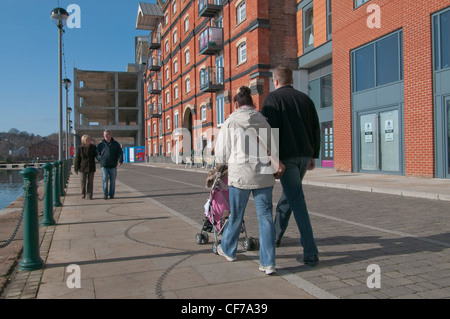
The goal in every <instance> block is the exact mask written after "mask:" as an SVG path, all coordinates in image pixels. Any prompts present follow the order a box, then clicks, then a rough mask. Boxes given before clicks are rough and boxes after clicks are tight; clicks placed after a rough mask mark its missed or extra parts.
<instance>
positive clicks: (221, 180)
mask: <svg viewBox="0 0 450 319" xmlns="http://www.w3.org/2000/svg"><path fill="white" fill-rule="evenodd" d="M227 183H228V168H227V166H226V165H218V166H217V167H216V169H215V170H213V171H210V174H209V176H208V178H207V180H206V186H207V187H210V188H211V192H210V195H209V199H208V201H207V202H206V204H205V206H204V207H205V212H204V215H205V219H204V220H203V226H202V230H201V232H200V233H198V234H197V235H196V238H195V239H196V242H197V244H207V243H208V241H209V236H208V233H209V232H213V233H214V243H213V247H212V248H213V252H214V253H215V254H217V245H219V244H220V240H219V236H220V235H222V232H223V230H224V227H225V224H226V222H227V219H228V217H229V216H230V203H229V190H228V185H227ZM241 232H243V233H244V236H245V237H244V243H243V244H244V249H245V250H253V249H255V248H256V241H255V239H254V238H252V237H250V238H249V237H248V236H247V230H246V229H245V222H244V221H242V230H241Z"/></svg>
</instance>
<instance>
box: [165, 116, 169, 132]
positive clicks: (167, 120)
mask: <svg viewBox="0 0 450 319" xmlns="http://www.w3.org/2000/svg"><path fill="white" fill-rule="evenodd" d="M166 123H167V124H166V130H170V117H168V118H166Z"/></svg>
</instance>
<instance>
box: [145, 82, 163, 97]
mask: <svg viewBox="0 0 450 319" xmlns="http://www.w3.org/2000/svg"><path fill="white" fill-rule="evenodd" d="M148 94H161V81H160V80H150V81H149V82H148Z"/></svg>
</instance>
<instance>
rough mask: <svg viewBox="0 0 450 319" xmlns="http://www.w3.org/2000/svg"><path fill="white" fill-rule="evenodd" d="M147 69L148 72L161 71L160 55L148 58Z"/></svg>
mask: <svg viewBox="0 0 450 319" xmlns="http://www.w3.org/2000/svg"><path fill="white" fill-rule="evenodd" d="M148 69H149V70H150V71H159V70H161V55H152V56H150V57H149V58H148Z"/></svg>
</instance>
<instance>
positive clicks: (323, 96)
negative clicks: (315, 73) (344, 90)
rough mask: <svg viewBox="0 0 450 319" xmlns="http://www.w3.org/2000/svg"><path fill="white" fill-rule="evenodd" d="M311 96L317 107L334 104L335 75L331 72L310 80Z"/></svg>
mask: <svg viewBox="0 0 450 319" xmlns="http://www.w3.org/2000/svg"><path fill="white" fill-rule="evenodd" d="M309 97H310V98H311V99H312V100H313V102H314V104H315V105H316V106H317V107H319V106H320V108H326V107H330V106H333V76H332V74H331V73H330V74H327V75H325V76H322V77H320V78H318V79H314V80H312V81H310V82H309Z"/></svg>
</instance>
